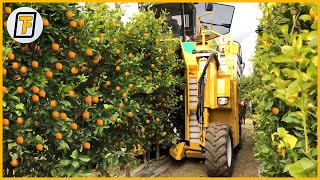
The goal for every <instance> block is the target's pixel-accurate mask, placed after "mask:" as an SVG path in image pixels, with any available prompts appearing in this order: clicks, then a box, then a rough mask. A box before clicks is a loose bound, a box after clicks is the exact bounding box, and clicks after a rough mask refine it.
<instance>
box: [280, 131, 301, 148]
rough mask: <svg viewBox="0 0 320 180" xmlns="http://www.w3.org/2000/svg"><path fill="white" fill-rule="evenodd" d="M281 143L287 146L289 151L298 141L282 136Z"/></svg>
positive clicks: (288, 135)
mask: <svg viewBox="0 0 320 180" xmlns="http://www.w3.org/2000/svg"><path fill="white" fill-rule="evenodd" d="M283 141H284V143H285V144H288V145H289V148H290V149H293V148H294V147H295V145H296V144H297V142H298V139H297V138H296V137H294V136H292V135H290V134H287V135H285V136H284V138H283Z"/></svg>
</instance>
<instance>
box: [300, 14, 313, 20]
mask: <svg viewBox="0 0 320 180" xmlns="http://www.w3.org/2000/svg"><path fill="white" fill-rule="evenodd" d="M299 19H301V20H302V21H304V22H306V21H311V16H310V15H307V14H303V15H301V16H300V17H299Z"/></svg>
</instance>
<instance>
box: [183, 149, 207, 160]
mask: <svg viewBox="0 0 320 180" xmlns="http://www.w3.org/2000/svg"><path fill="white" fill-rule="evenodd" d="M186 157H188V158H204V156H203V154H202V153H201V151H190V150H187V151H186Z"/></svg>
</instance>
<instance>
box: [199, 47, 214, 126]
mask: <svg viewBox="0 0 320 180" xmlns="http://www.w3.org/2000/svg"><path fill="white" fill-rule="evenodd" d="M212 59H214V60H215V61H216V63H217V64H219V62H218V57H217V54H215V53H212V54H211V55H210V56H209V58H208V61H207V63H206V65H205V67H204V69H203V71H202V73H201V76H200V78H199V81H198V94H199V95H198V105H197V120H198V123H200V124H203V121H204V120H203V110H204V85H205V84H204V77H205V75H206V71H207V68H208V66H209V63H210V61H211V60H212Z"/></svg>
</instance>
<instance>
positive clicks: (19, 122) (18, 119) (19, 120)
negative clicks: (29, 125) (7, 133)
mask: <svg viewBox="0 0 320 180" xmlns="http://www.w3.org/2000/svg"><path fill="white" fill-rule="evenodd" d="M16 122H17V124H19V125H21V124H23V122H24V119H23V118H22V117H18V118H17V121H16Z"/></svg>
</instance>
